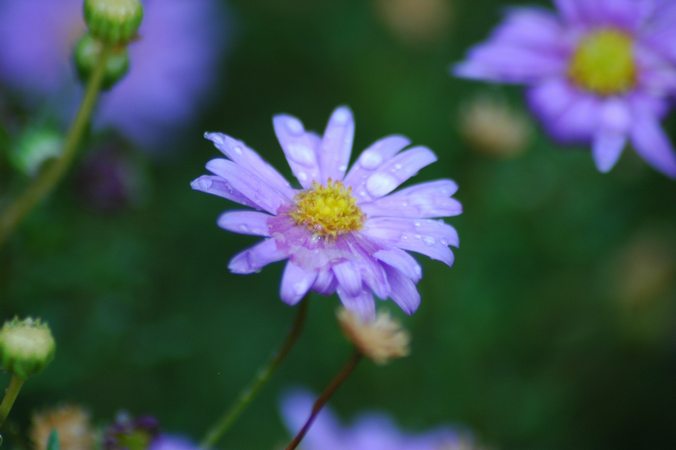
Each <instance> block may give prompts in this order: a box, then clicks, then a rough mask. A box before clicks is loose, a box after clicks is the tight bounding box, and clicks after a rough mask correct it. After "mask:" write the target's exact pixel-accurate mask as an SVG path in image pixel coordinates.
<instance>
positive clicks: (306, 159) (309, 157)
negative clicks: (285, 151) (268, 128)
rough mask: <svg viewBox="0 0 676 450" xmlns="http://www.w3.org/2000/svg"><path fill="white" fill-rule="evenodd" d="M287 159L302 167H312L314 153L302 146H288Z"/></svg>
mask: <svg viewBox="0 0 676 450" xmlns="http://www.w3.org/2000/svg"><path fill="white" fill-rule="evenodd" d="M289 157H290V158H291V159H293V160H294V161H295V162H297V163H299V164H303V165H304V166H312V165H313V164H314V162H315V155H314V152H313V151H312V150H311V149H310V148H308V147H307V146H305V145H302V144H291V145H289Z"/></svg>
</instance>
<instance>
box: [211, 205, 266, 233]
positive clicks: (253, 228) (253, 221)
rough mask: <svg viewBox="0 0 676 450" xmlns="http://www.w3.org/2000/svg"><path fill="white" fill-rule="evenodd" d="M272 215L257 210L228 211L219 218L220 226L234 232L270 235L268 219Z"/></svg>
mask: <svg viewBox="0 0 676 450" xmlns="http://www.w3.org/2000/svg"><path fill="white" fill-rule="evenodd" d="M271 217H272V216H270V215H268V214H265V213H262V212H257V211H228V212H225V213H223V214H221V217H219V218H218V226H219V227H221V228H223V229H224V230H228V231H232V232H233V233H240V234H251V235H254V236H266V237H267V236H270V230H269V227H268V219H270V218H271Z"/></svg>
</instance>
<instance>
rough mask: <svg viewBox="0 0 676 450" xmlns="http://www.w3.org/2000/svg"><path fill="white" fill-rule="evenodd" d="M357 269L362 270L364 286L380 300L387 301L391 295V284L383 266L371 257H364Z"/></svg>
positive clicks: (359, 261)
mask: <svg viewBox="0 0 676 450" xmlns="http://www.w3.org/2000/svg"><path fill="white" fill-rule="evenodd" d="M357 267H358V268H359V270H360V273H361V277H362V280H363V281H364V284H366V286H368V288H369V289H371V290H372V291H373V293H374V294H375V295H376V296H377V297H378V298H380V299H383V300H384V299H386V298H387V297H389V295H390V291H391V289H390V283H389V282H388V281H387V274H386V273H385V269H384V267H383V265H382V264H380V263H379V262H378V261H377V260H375V259H373V258H372V257H371V256H370V255H369V256H363V257H362V258H361V260H358V263H357Z"/></svg>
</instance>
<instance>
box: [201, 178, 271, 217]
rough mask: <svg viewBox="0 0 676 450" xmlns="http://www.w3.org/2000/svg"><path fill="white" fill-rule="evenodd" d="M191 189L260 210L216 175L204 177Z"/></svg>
mask: <svg viewBox="0 0 676 450" xmlns="http://www.w3.org/2000/svg"><path fill="white" fill-rule="evenodd" d="M190 187H192V188H193V189H195V190H196V191H201V192H206V193H207V194H212V195H217V196H219V197H223V198H225V199H228V200H230V201H233V202H235V203H239V204H240V205H244V206H250V207H251V208H255V209H259V208H258V205H256V204H255V203H254V202H252V201H251V200H249V199H248V198H246V197H245V196H244V195H242V194H241V193H240V192H239V191H237V190H236V189H235V188H234V187H232V185H231V184H230V183H229V182H228V181H226V180H224V179H223V178H221V177H218V176H215V175H202V176H201V177H199V178H197V179H195V180H193V181H192V183H190Z"/></svg>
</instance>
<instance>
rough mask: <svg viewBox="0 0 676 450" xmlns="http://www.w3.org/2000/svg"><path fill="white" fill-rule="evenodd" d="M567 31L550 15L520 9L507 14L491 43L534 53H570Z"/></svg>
mask: <svg viewBox="0 0 676 450" xmlns="http://www.w3.org/2000/svg"><path fill="white" fill-rule="evenodd" d="M564 31H565V30H564V29H563V26H562V24H561V21H560V20H559V18H558V17H556V16H555V15H554V14H553V13H551V12H550V11H547V10H545V9H540V8H518V7H517V8H511V9H509V10H508V12H507V15H506V17H505V20H504V21H503V22H502V24H500V25H499V26H498V27H497V28H496V29H495V31H494V32H493V33H492V34H491V37H490V40H491V41H492V42H501V43H505V44H507V43H508V44H510V45H512V46H516V47H524V48H529V49H533V50H535V49H539V50H542V51H547V52H552V51H555V52H568V51H569V50H570V45H569V43H568V42H567V40H565V39H562V36H563V35H564Z"/></svg>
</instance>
